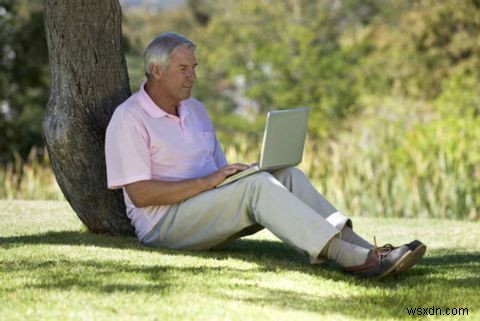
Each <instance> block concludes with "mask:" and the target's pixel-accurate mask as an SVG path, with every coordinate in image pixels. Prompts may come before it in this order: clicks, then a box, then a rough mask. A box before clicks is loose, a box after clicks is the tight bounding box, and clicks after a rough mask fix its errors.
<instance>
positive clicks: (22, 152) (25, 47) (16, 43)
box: [0, 0, 50, 164]
mask: <svg viewBox="0 0 480 321" xmlns="http://www.w3.org/2000/svg"><path fill="white" fill-rule="evenodd" d="M49 86H50V77H49V70H48V53H47V45H46V43H45V31H44V27H43V19H42V12H41V3H40V1H29V3H28V5H27V3H26V2H25V1H23V0H20V1H18V0H0V164H2V163H5V162H7V161H10V160H12V158H13V156H14V155H19V156H20V157H21V158H23V159H25V158H26V156H27V155H28V153H29V152H30V149H31V147H32V146H33V145H36V146H42V145H43V139H42V126H41V123H42V116H43V113H44V110H45V105H46V104H47V100H48V91H47V90H45V88H48V87H49Z"/></svg>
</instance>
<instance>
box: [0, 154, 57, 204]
mask: <svg viewBox="0 0 480 321" xmlns="http://www.w3.org/2000/svg"><path fill="white" fill-rule="evenodd" d="M0 166H1V167H0V199H25V200H34V199H45V200H63V199H64V197H63V194H62V192H61V190H60V188H59V187H58V185H57V182H56V180H55V177H54V175H53V173H52V170H51V167H50V159H49V158H48V153H47V151H46V150H42V151H41V153H40V152H39V150H38V148H37V147H34V148H32V150H31V151H30V154H29V155H28V158H27V160H25V161H24V160H22V159H21V157H20V156H19V155H18V154H16V155H15V159H14V160H13V161H12V162H9V163H7V164H6V165H0Z"/></svg>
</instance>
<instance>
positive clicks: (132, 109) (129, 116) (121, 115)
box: [111, 93, 142, 121]
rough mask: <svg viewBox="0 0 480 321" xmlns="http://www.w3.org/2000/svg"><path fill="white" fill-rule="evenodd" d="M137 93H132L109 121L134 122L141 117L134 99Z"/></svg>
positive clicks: (139, 108)
mask: <svg viewBox="0 0 480 321" xmlns="http://www.w3.org/2000/svg"><path fill="white" fill-rule="evenodd" d="M136 95H137V93H134V94H133V95H131V96H130V97H128V99H127V100H125V101H124V102H123V103H121V104H120V105H118V107H117V108H116V109H115V111H114V112H113V115H112V120H111V121H122V120H126V121H128V120H130V121H135V120H138V119H139V117H141V113H142V108H141V106H140V103H139V102H138V100H137V97H136Z"/></svg>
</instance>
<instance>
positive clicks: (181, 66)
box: [161, 46, 197, 102]
mask: <svg viewBox="0 0 480 321" xmlns="http://www.w3.org/2000/svg"><path fill="white" fill-rule="evenodd" d="M196 66H197V60H196V59H195V53H194V52H193V50H192V49H190V48H187V47H184V46H180V47H177V48H176V49H175V50H174V51H173V52H172V54H171V56H170V63H169V65H168V67H167V69H165V70H163V71H162V77H161V82H162V84H161V85H162V87H163V88H164V89H165V92H166V94H168V95H169V96H170V98H171V99H174V100H178V102H180V101H182V100H185V99H187V98H189V97H190V96H191V94H192V89H193V85H194V83H195V80H196V78H197V76H196V74H195V67H196Z"/></svg>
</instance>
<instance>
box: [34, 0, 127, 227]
mask: <svg viewBox="0 0 480 321" xmlns="http://www.w3.org/2000/svg"><path fill="white" fill-rule="evenodd" d="M44 14H45V16H44V19H45V28H46V35H47V43H48V51H49V56H50V66H51V71H52V88H51V94H50V100H49V102H48V106H47V112H46V116H45V120H44V123H43V128H44V135H45V142H46V145H47V149H48V152H49V155H50V159H51V161H52V167H53V171H54V173H55V176H56V179H57V182H58V184H59V186H60V188H61V189H62V192H63V194H64V195H65V197H66V199H67V201H68V202H69V203H70V206H71V207H72V208H73V210H74V211H75V212H76V214H77V215H78V217H79V218H80V220H81V221H82V222H83V223H84V224H85V225H86V226H87V227H88V229H89V230H91V231H93V232H96V233H110V234H132V233H133V228H132V226H131V224H130V221H129V220H128V218H127V217H126V215H125V205H124V203H123V196H122V194H121V192H119V191H116V192H113V191H109V190H108V189H107V187H106V186H107V185H106V184H107V183H106V169H105V153H104V139H105V129H106V127H107V125H108V122H109V120H110V117H111V116H112V113H113V111H114V110H115V108H116V107H117V106H118V105H119V104H120V103H122V102H123V101H124V100H125V99H127V98H128V96H129V95H130V89H129V81H128V73H127V66H126V62H125V56H124V52H123V48H122V27H121V16H122V13H121V8H120V4H119V2H118V0H102V1H97V0H78V1H69V0H44Z"/></svg>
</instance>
